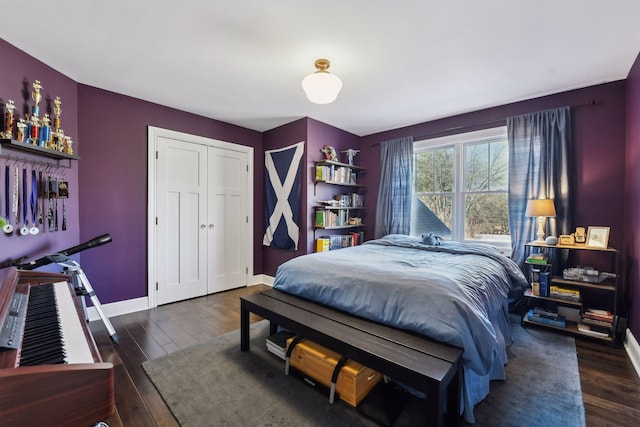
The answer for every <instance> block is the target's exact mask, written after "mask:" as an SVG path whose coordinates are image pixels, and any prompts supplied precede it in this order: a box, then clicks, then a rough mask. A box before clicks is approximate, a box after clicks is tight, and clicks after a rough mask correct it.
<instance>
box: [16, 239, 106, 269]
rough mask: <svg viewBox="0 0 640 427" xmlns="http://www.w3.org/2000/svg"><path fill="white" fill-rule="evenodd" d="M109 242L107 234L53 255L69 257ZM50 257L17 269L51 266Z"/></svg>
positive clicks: (46, 256)
mask: <svg viewBox="0 0 640 427" xmlns="http://www.w3.org/2000/svg"><path fill="white" fill-rule="evenodd" d="M110 242H111V236H110V235H109V234H103V235H102V236H98V237H94V238H93V239H91V240H88V241H86V242H84V243H81V244H79V245H77V246H73V247H70V248H68V249H65V250H63V251H60V252H57V253H56V254H54V255H65V256H70V255H73V254H76V253H78V252H82V251H84V250H86V249H91V248H95V247H97V246H102V245H106V244H107V243H110ZM51 256H52V255H45V256H43V257H42V258H39V259H37V260H35V261H31V262H27V263H25V264H20V265H18V266H17V267H18V268H19V269H21V270H35V269H36V268H38V267H42V266H43V265H47V264H51V263H52V262H55V261H53V260H51V259H50V258H51Z"/></svg>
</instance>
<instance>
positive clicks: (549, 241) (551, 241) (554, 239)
mask: <svg viewBox="0 0 640 427" xmlns="http://www.w3.org/2000/svg"><path fill="white" fill-rule="evenodd" d="M544 242H545V243H546V244H547V245H557V244H558V238H557V237H556V236H547V238H546V239H544Z"/></svg>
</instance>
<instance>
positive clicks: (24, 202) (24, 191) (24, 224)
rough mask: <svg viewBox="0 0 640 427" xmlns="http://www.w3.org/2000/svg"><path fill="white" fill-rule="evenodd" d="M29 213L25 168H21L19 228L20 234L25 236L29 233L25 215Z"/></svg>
mask: <svg viewBox="0 0 640 427" xmlns="http://www.w3.org/2000/svg"><path fill="white" fill-rule="evenodd" d="M28 215H29V209H28V207H27V168H22V221H23V222H22V228H20V234H21V235H23V236H26V235H27V234H29V228H28V227H27V216H28Z"/></svg>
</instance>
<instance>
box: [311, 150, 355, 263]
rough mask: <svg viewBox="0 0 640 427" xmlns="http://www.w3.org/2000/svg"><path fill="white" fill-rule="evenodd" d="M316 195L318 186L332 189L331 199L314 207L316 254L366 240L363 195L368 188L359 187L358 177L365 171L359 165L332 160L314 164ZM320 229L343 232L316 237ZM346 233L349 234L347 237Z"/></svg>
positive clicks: (322, 201)
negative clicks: (333, 189) (326, 186)
mask: <svg viewBox="0 0 640 427" xmlns="http://www.w3.org/2000/svg"><path fill="white" fill-rule="evenodd" d="M315 165H316V174H315V181H314V196H316V197H317V190H316V187H317V186H318V185H328V186H333V187H334V188H335V191H331V196H332V199H331V200H317V202H318V206H315V208H314V213H313V215H314V217H313V221H314V237H315V238H316V252H321V251H324V250H329V248H331V249H337V248H342V247H346V246H354V245H357V244H360V243H362V241H363V239H364V233H363V231H362V230H363V228H364V226H365V224H364V220H363V217H364V215H365V214H366V208H365V205H364V197H363V195H362V192H363V191H364V189H365V187H364V186H363V185H360V184H358V177H359V176H361V174H362V173H365V172H366V170H365V169H364V168H362V167H360V166H355V165H349V164H347V163H340V162H336V161H331V160H321V161H318V162H316V163H315ZM318 230H322V231H325V230H341V232H339V233H329V234H323V235H322V236H319V237H318V236H317V235H316V234H317V232H318ZM345 233H346V234H345Z"/></svg>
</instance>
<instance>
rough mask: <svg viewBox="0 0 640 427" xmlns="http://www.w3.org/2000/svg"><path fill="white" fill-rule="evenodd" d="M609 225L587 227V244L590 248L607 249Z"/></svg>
mask: <svg viewBox="0 0 640 427" xmlns="http://www.w3.org/2000/svg"><path fill="white" fill-rule="evenodd" d="M609 230H610V227H589V231H588V232H587V246H589V247H591V248H602V249H607V248H608V244H609Z"/></svg>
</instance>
